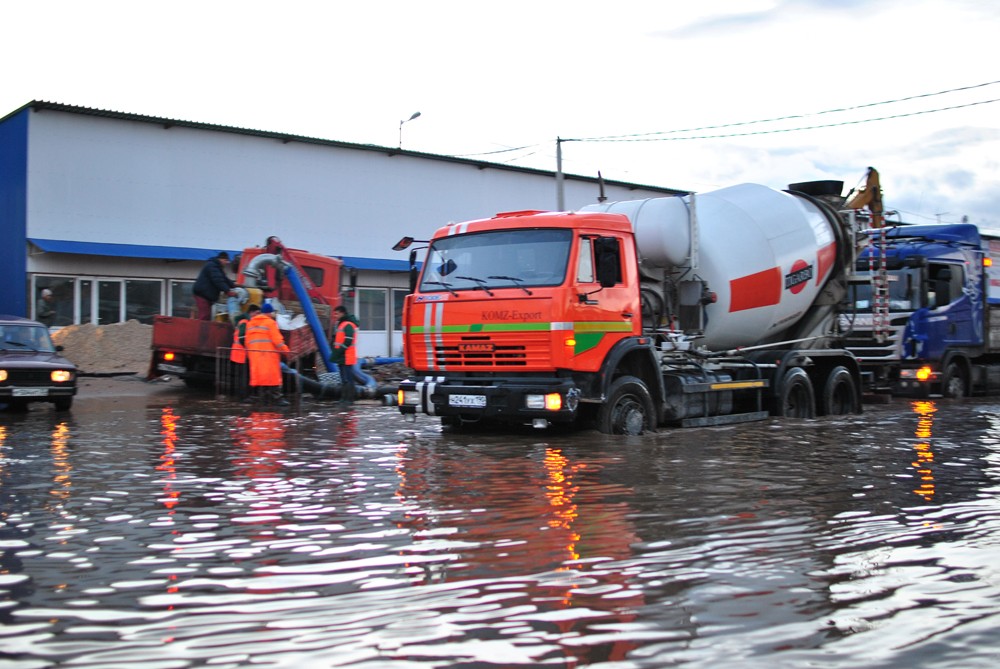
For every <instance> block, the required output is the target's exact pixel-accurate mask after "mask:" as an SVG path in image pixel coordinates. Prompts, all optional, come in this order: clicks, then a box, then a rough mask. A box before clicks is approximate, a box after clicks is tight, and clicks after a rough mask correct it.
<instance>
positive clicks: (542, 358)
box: [414, 332, 552, 369]
mask: <svg viewBox="0 0 1000 669" xmlns="http://www.w3.org/2000/svg"><path fill="white" fill-rule="evenodd" d="M432 338H433V340H434V341H433V343H432V346H433V348H432V350H433V355H432V359H433V365H434V367H436V368H443V367H446V368H449V369H455V368H463V367H464V368H473V369H489V368H498V369H510V368H516V369H528V368H533V367H538V368H547V367H548V366H550V364H551V360H552V355H551V337H550V333H549V332H517V333H510V334H508V333H491V334H490V335H469V334H448V333H445V334H441V335H435V336H433V337H432ZM415 343H416V344H417V345H416V346H415V347H414V353H415V354H416V356H415V361H416V363H417V364H418V365H419V364H421V363H423V362H425V361H427V360H428V347H427V343H428V342H426V340H424V339H419V340H417V341H416V342H415Z"/></svg>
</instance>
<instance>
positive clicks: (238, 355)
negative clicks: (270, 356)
mask: <svg viewBox="0 0 1000 669" xmlns="http://www.w3.org/2000/svg"><path fill="white" fill-rule="evenodd" d="M240 325H241V323H237V324H236V328H235V329H234V330H233V348H232V350H230V352H229V359H230V360H232V361H233V362H235V363H236V364H238V365H242V364H243V363H245V362H246V361H247V349H246V347H245V346H243V344H241V343H240ZM244 332H245V330H244Z"/></svg>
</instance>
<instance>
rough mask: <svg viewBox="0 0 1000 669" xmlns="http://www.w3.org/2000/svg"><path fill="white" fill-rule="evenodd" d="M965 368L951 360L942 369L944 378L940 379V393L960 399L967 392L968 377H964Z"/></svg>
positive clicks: (966, 394)
mask: <svg viewBox="0 0 1000 669" xmlns="http://www.w3.org/2000/svg"><path fill="white" fill-rule="evenodd" d="M965 376H966V374H965V368H964V367H963V366H962V365H960V364H959V363H957V362H955V361H952V362H949V363H948V366H947V367H946V368H945V370H944V380H943V381H941V394H942V395H944V396H945V397H948V398H951V399H956V400H960V399H962V398H963V397H966V396H968V394H969V390H968V388H969V384H968V379H966V378H965Z"/></svg>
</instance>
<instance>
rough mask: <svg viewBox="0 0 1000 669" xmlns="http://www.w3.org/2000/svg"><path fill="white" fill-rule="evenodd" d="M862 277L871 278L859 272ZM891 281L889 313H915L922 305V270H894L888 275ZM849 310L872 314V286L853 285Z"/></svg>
mask: <svg viewBox="0 0 1000 669" xmlns="http://www.w3.org/2000/svg"><path fill="white" fill-rule="evenodd" d="M858 274H859V275H861V276H870V273H868V272H859V273H858ZM888 279H889V311H914V310H916V309H919V308H920V307H921V306H922V305H921V304H920V270H919V269H905V270H893V271H890V272H889V273H888ZM846 306H847V308H848V309H850V310H853V311H857V312H858V313H871V311H872V308H873V306H874V305H873V303H872V284H871V282H870V281H869V282H868V283H859V284H852V285H851V288H850V291H849V292H848V297H847V305H846Z"/></svg>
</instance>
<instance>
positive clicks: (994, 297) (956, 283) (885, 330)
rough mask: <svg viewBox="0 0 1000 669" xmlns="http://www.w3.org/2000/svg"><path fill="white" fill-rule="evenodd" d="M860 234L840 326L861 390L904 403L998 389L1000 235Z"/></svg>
mask: <svg viewBox="0 0 1000 669" xmlns="http://www.w3.org/2000/svg"><path fill="white" fill-rule="evenodd" d="M865 234H866V235H867V236H868V238H869V244H868V245H867V246H866V247H865V248H864V250H863V251H862V252H861V253H859V255H858V258H857V261H856V264H855V273H854V275H853V276H852V277H851V281H850V285H849V290H848V297H847V298H846V300H845V302H844V304H843V305H842V311H841V316H840V325H841V328H842V329H843V331H844V332H846V339H845V344H846V346H847V348H848V349H849V350H851V352H853V353H854V354H855V356H857V357H858V359H859V361H860V363H861V367H862V373H863V378H864V380H865V382H866V389H867V390H869V391H872V392H876V393H878V392H881V393H890V394H893V395H905V396H913V397H927V396H929V395H931V394H940V395H943V396H945V397H965V396H968V395H972V394H987V393H990V392H996V391H998V390H1000V236H997V235H990V234H988V233H986V232H984V231H982V230H980V229H979V228H978V227H977V226H975V225H972V224H969V223H959V224H938V225H899V226H896V227H889V228H880V229H873V230H867V231H865ZM994 255H995V256H996V260H997V263H998V264H994Z"/></svg>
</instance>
